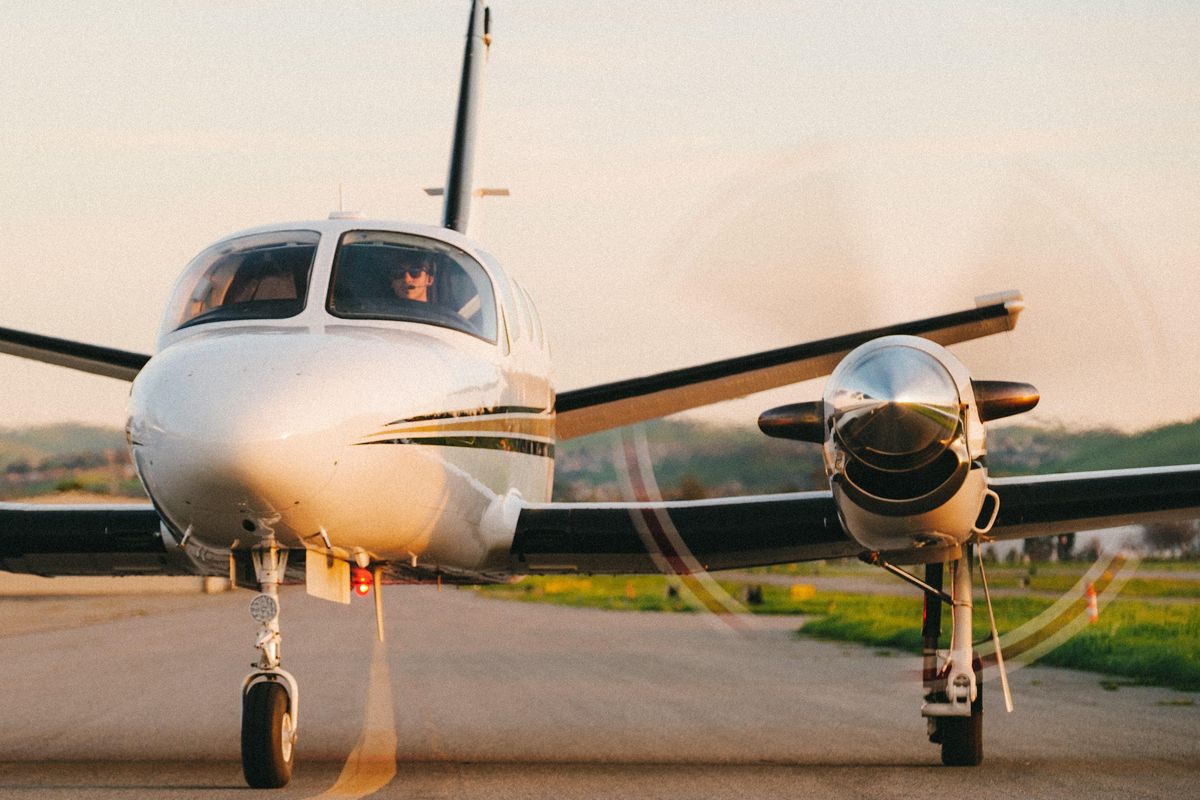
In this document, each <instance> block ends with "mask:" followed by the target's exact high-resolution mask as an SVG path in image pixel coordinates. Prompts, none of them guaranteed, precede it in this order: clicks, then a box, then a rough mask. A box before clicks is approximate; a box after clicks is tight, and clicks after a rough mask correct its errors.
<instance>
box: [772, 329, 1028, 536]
mask: <svg viewBox="0 0 1200 800" xmlns="http://www.w3.org/2000/svg"><path fill="white" fill-rule="evenodd" d="M1037 400H1038V396H1037V392H1036V390H1035V389H1034V388H1033V387H1032V386H1029V385H1028V384H1022V383H1005V382H995V381H990V382H989V381H976V382H972V380H971V376H970V374H969V373H968V372H967V369H966V367H964V366H963V365H962V362H960V361H959V360H958V359H957V358H955V357H954V356H953V355H951V354H950V352H949V351H947V350H946V349H945V348H944V347H942V346H941V345H938V344H936V343H934V342H931V341H929V340H927V339H922V338H918V337H914V336H887V337H882V338H879V339H875V340H873V341H870V342H867V343H866V344H864V345H862V346H860V347H858V348H856V349H854V350H853V351H851V352H850V353H849V354H848V355H847V356H846V357H845V358H844V359H842V362H841V363H840V364H838V367H837V369H835V370H834V372H833V374H832V375H831V376H830V378H829V382H828V383H827V384H826V389H825V396H824V399H823V400H822V401H821V402H819V403H804V404H798V405H794V406H784V407H782V408H778V409H773V410H771V411H768V412H766V413H765V414H763V415H762V417H760V418H759V426H760V427H761V428H762V429H763V431H764V432H765V433H767V434H769V435H772V436H781V437H783V438H791V439H802V440H806V441H813V442H819V443H820V444H821V445H822V448H823V452H824V459H825V472H826V475H827V476H828V478H829V485H830V489H831V490H832V492H833V497H834V501H835V502H836V503H837V507H838V512H839V514H840V515H841V520H842V524H843V526H844V527H845V528H846V530H847V532H848V533H850V535H851V536H853V537H854V538H855V540H857V541H858V542H859V543H861V544H862V545H863V547H865V548H867V549H869V550H877V551H901V552H903V551H913V550H921V549H925V548H930V549H940V547H939V546H948V547H954V546H957V545H959V544H962V543H963V542H965V541H966V540H967V539H968V538H970V536H971V534H972V531H973V530H974V529H975V527H976V523H977V521H978V520H979V517H980V514H981V512H982V511H983V505H984V500H985V498H986V496H987V441H986V431H985V428H984V424H983V423H984V422H986V421H987V420H989V419H996V418H998V417H1003V416H1008V415H1010V414H1015V413H1019V412H1021V411H1026V410H1028V409H1030V408H1032V407H1033V406H1034V405H1036V403H1037Z"/></svg>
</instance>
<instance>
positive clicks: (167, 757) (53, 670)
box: [0, 587, 1200, 800]
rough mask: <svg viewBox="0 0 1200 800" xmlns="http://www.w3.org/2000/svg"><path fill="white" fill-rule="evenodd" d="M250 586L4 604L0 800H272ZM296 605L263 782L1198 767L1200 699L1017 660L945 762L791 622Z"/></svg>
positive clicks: (941, 781) (425, 790) (561, 788)
mask: <svg viewBox="0 0 1200 800" xmlns="http://www.w3.org/2000/svg"><path fill="white" fill-rule="evenodd" d="M251 597H252V595H251V594H250V593H249V592H238V593H230V594H218V595H196V596H188V597H179V596H161V597H141V598H136V597H134V598H129V597H126V598H112V599H111V600H110V601H104V600H97V599H96V598H87V599H55V598H41V599H38V600H18V599H2V600H0V664H3V667H2V669H3V671H4V679H3V680H2V681H0V721H2V723H3V724H0V798H3V797H33V798H41V797H71V798H89V797H96V798H109V797H122V798H126V797H155V798H163V797H198V798H224V797H241V798H244V797H247V796H257V795H258V794H259V793H257V792H248V791H247V790H246V789H244V788H243V784H242V778H241V770H240V765H239V763H238V760H237V759H238V747H239V744H238V742H239V739H238V725H239V722H238V719H239V707H238V691H239V687H240V684H241V680H242V678H243V677H244V676H245V674H246V673H247V672H248V671H249V668H250V662H251V661H252V660H253V658H254V655H255V651H254V650H253V647H252V644H253V637H254V632H255V626H254V623H253V622H252V621H251V620H250V617H249V614H248V612H247V606H248V602H249V599H250V598H251ZM282 606H283V611H282V615H281V622H282V625H283V631H284V647H283V654H284V666H285V667H287V668H288V669H289V670H291V671H292V672H293V673H294V674H295V675H296V677H297V678H298V680H299V682H300V687H301V708H300V739H299V743H298V756H297V758H298V762H297V767H296V773H295V776H294V778H293V781H292V783H291V784H290V785H289V786H288V787H287V788H286V789H284V790H281V791H277V792H262V793H261V794H263V795H269V796H273V797H280V798H300V797H316V796H325V797H333V796H337V797H363V796H377V797H408V798H413V797H454V798H463V797H496V796H512V797H535V798H540V797H546V798H549V797H554V798H574V797H612V796H614V795H626V796H633V797H646V798H653V797H664V798H666V797H671V798H678V797H680V796H693V797H730V798H734V797H736V798H745V797H768V796H770V797H779V796H797V795H801V794H805V795H813V796H821V797H826V796H828V797H838V796H847V797H862V796H878V797H922V798H927V797H929V796H931V794H933V793H938V794H940V793H944V792H948V791H958V792H969V794H970V796H971V797H972V798H973V800H977V798H988V797H1013V796H1034V797H1087V798H1095V797H1116V796H1120V797H1123V798H1127V797H1161V796H1164V795H1167V794H1180V795H1183V796H1191V792H1192V791H1194V790H1195V785H1196V778H1197V776H1198V775H1200V769H1198V765H1197V758H1198V757H1200V704H1192V703H1193V701H1196V703H1200V698H1197V696H1196V695H1194V694H1186V693H1180V692H1175V691H1172V690H1167V689H1153V688H1143V687H1131V686H1120V687H1118V688H1117V690H1116V691H1112V690H1110V689H1111V684H1109V686H1110V689H1106V688H1104V686H1103V685H1102V680H1101V677H1100V676H1097V675H1092V674H1087V673H1079V672H1071V671H1066V670H1058V669H1051V668H1039V667H1032V668H1026V669H1022V670H1020V671H1018V672H1016V673H1015V674H1014V675H1013V676H1012V682H1013V693H1014V700H1015V703H1016V711H1015V713H1013V714H1011V715H1009V714H1005V713H1004V711H1003V707H1002V705H1001V704H1000V703H999V702H998V700H999V691H998V690H997V689H996V688H995V687H992V686H988V692H989V694H988V697H989V700H990V701H991V702H990V703H989V705H988V710H987V712H986V713H985V761H984V764H983V766H981V767H978V768H957V769H950V768H945V767H942V766H940V763H939V758H938V751H937V749H936V747H934V746H933V745H930V744H929V743H928V742H927V741H926V739H925V735H924V728H925V724H924V721H923V720H922V719H921V717H920V716H919V713H918V708H919V704H920V685H919V683H918V682H917V680H916V670H917V669H918V664H917V661H916V659H914V658H912V657H909V656H904V655H898V654H895V653H893V652H891V651H880V650H875V649H872V648H867V647H860V646H856V645H845V644H832V643H824V642H814V641H808V640H804V639H798V638H796V637H795V636H793V635H792V632H793V631H794V629H795V628H796V627H797V624H798V620H796V619H795V618H774V619H761V618H751V619H746V618H739V619H738V620H736V621H735V623H734V624H732V625H731V624H729V623H728V622H727V621H725V620H722V619H719V618H716V617H713V616H711V615H698V614H651V613H621V612H605V611H594V610H587V609H571V608H562V607H552V606H541V605H532V604H524V603H516V602H507V601H501V600H494V599H487V598H483V597H479V596H477V595H476V594H474V593H473V592H470V591H461V590H452V589H445V590H443V591H441V592H438V591H436V590H435V589H433V588H426V587H386V589H385V621H386V630H387V642H386V645H384V646H378V645H376V644H375V642H374V639H373V637H374V620H373V608H372V604H371V603H370V602H369V601H356V602H355V603H354V604H352V605H351V606H348V607H345V606H336V605H332V604H328V603H324V602H322V601H318V600H312V599H310V598H308V597H307V596H305V595H304V593H303V591H302V590H300V591H296V590H287V591H285V592H284V594H283V602H282ZM915 608H916V603H915V601H914V614H915V613H916V611H915ZM106 609H107V612H106ZM914 624H916V620H915V619H914Z"/></svg>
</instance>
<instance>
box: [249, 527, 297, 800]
mask: <svg viewBox="0 0 1200 800" xmlns="http://www.w3.org/2000/svg"><path fill="white" fill-rule="evenodd" d="M253 561H254V572H255V575H256V577H257V579H258V583H259V587H260V590H261V594H259V595H257V596H256V597H255V598H254V599H253V600H251V601H250V616H251V617H253V618H254V621H255V622H257V623H258V626H259V627H258V638H257V639H256V640H255V642H254V646H255V647H257V648H258V650H259V658H258V661H257V663H255V664H254V668H255V671H254V672H252V673H250V674H249V675H247V676H246V680H245V681H243V682H242V772H243V774H244V775H245V776H246V783H248V784H249V785H250V786H251V787H252V788H255V789H278V788H280V787H281V786H285V785H286V784H287V782H288V781H289V780H290V779H291V777H292V764H293V762H294V760H295V755H296V752H295V746H296V721H297V717H298V709H299V700H300V690H299V688H298V687H297V685H296V679H295V678H293V677H292V675H291V673H289V672H287V671H286V670H284V669H282V668H281V667H280V666H279V658H280V652H279V648H280V632H279V584H280V583H281V582H282V580H283V572H284V568H285V567H286V566H287V550H280V549H279V548H277V547H276V546H275V545H274V544H273V543H271V544H267V545H264V546H263V547H261V548H259V549H257V550H255V551H254V552H253Z"/></svg>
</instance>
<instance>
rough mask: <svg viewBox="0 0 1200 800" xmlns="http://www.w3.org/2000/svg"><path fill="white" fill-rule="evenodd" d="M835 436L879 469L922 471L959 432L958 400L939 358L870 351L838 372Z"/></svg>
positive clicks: (909, 351) (911, 351) (832, 396)
mask: <svg viewBox="0 0 1200 800" xmlns="http://www.w3.org/2000/svg"><path fill="white" fill-rule="evenodd" d="M826 403H827V404H828V405H829V406H830V407H831V408H832V414H833V418H832V419H833V430H834V435H835V436H836V437H837V438H838V440H839V441H840V442H841V443H842V444H843V445H844V446H845V448H846V450H847V451H849V452H850V453H851V454H852V455H854V456H855V457H856V458H858V459H859V460H861V461H863V462H864V463H866V464H868V465H870V466H872V467H875V468H876V469H881V470H888V471H899V470H910V469H918V468H920V467H922V466H924V465H925V464H928V463H929V462H931V461H933V460H934V459H935V458H937V457H938V456H939V455H940V454H941V453H942V452H943V451H944V450H945V449H946V448H947V447H948V446H949V445H950V444H951V442H952V441H953V440H954V437H955V435H956V434H957V432H958V427H959V416H960V398H959V393H958V389H957V387H956V385H955V382H954V379H953V377H952V376H951V375H950V373H949V372H948V371H947V370H946V368H945V366H943V365H942V363H941V362H940V361H938V360H937V358H936V357H934V356H933V355H931V354H930V353H926V352H924V351H922V350H917V349H915V348H912V347H905V346H903V345H896V346H889V347H882V348H879V349H877V350H874V351H871V352H867V353H865V354H863V356H862V357H861V358H860V359H858V360H857V361H855V362H853V363H850V364H847V365H846V368H845V369H844V370H843V369H839V370H838V374H837V375H835V376H833V378H831V381H830V386H829V389H828V390H827V391H826Z"/></svg>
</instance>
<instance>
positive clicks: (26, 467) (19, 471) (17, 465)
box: [4, 458, 33, 475]
mask: <svg viewBox="0 0 1200 800" xmlns="http://www.w3.org/2000/svg"><path fill="white" fill-rule="evenodd" d="M4 471H5V472H7V473H9V474H12V475H28V474H29V473H30V472H33V465H32V464H30V463H29V461H28V460H26V459H24V458H18V459H17V460H16V461H13V462H12V463H10V464H9V465H8V466H7V467H5V468H4Z"/></svg>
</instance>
